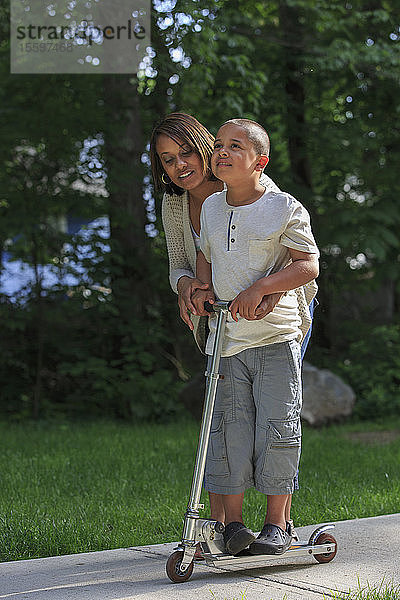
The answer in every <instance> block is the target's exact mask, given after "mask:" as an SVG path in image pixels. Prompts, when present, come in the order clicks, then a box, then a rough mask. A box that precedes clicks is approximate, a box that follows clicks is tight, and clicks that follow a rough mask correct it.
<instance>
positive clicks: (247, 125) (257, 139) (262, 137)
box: [222, 119, 270, 156]
mask: <svg viewBox="0 0 400 600" xmlns="http://www.w3.org/2000/svg"><path fill="white" fill-rule="evenodd" d="M228 123H232V124H233V125H238V126H239V127H243V129H245V130H246V133H247V137H248V138H249V141H250V142H251V143H252V144H253V148H254V150H255V151H256V152H257V154H266V155H267V156H269V150H270V142H269V137H268V133H267V132H266V131H265V129H264V127H261V125H260V124H259V123H256V121H251V120H250V119H229V120H228V121H225V123H224V124H223V125H228ZM223 125H222V127H223Z"/></svg>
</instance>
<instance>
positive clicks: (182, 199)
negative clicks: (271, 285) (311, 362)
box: [162, 174, 318, 352]
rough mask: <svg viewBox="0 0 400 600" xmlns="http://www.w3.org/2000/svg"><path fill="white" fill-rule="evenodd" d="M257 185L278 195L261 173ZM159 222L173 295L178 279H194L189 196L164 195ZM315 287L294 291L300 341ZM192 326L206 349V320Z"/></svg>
mask: <svg viewBox="0 0 400 600" xmlns="http://www.w3.org/2000/svg"><path fill="white" fill-rule="evenodd" d="M260 183H261V184H262V185H263V186H265V188H266V189H267V190H268V191H274V192H279V191H280V190H279V188H278V187H277V186H276V184H275V183H274V182H273V181H272V179H270V178H269V177H268V176H267V175H265V174H263V175H262V176H261V178H260ZM162 220H163V226H164V232H165V238H166V241H167V251H168V259H169V281H170V284H171V287H172V289H173V291H174V292H175V293H177V284H178V281H179V279H180V278H181V277H183V276H185V275H186V276H188V277H194V276H195V272H196V248H195V245H194V241H193V235H192V230H191V226H190V217H189V201H188V194H187V192H184V193H183V194H182V196H178V195H176V194H173V195H169V194H164V197H163V201H162ZM317 290H318V287H317V284H316V282H315V281H311V282H310V283H308V284H307V285H305V286H303V287H301V288H298V289H297V290H296V293H297V298H298V302H299V311H300V316H301V319H302V324H301V327H300V329H301V331H302V334H303V338H304V337H305V335H306V333H307V331H308V330H309V328H310V325H311V315H310V311H309V308H308V307H309V304H310V303H311V301H312V299H313V298H314V297H315V295H316V293H317ZM191 319H192V321H193V325H194V331H193V334H194V337H195V340H196V343H197V345H198V346H199V348H200V350H201V351H202V352H203V351H204V346H205V324H206V319H207V317H196V316H194V315H192V316H191Z"/></svg>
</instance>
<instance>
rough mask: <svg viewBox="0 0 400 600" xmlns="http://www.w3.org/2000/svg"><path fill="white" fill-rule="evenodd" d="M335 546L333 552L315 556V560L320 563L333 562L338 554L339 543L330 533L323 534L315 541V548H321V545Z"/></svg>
mask: <svg viewBox="0 0 400 600" xmlns="http://www.w3.org/2000/svg"><path fill="white" fill-rule="evenodd" d="M330 543H332V546H334V548H333V550H332V552H325V553H324V554H314V555H313V556H314V558H315V560H316V561H318V562H319V563H328V562H330V561H331V560H333V559H334V558H335V556H336V552H337V541H336V540H335V538H334V537H333V535H331V534H330V533H321V535H319V536H318V537H317V538H316V540H315V541H314V546H319V545H320V544H330Z"/></svg>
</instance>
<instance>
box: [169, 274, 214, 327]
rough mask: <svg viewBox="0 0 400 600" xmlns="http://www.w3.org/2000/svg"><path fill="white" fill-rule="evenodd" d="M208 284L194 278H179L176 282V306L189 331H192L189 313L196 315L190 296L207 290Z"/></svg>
mask: <svg viewBox="0 0 400 600" xmlns="http://www.w3.org/2000/svg"><path fill="white" fill-rule="evenodd" d="M208 288H209V285H208V283H203V282H202V281H200V279H197V278H196V277H187V276H184V277H181V278H180V279H179V281H178V285H177V289H178V306H179V314H180V316H181V319H182V321H184V322H185V323H186V325H187V326H188V327H189V329H190V330H191V331H193V323H192V321H191V319H190V315H189V312H191V313H193V314H194V315H196V314H197V311H196V308H195V306H194V305H193V303H192V295H193V294H194V293H195V291H196V290H208Z"/></svg>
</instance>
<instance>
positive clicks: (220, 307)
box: [204, 300, 232, 313]
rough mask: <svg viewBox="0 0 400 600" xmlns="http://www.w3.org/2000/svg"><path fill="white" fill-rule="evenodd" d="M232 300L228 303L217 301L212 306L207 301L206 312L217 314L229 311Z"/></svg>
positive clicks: (205, 303)
mask: <svg viewBox="0 0 400 600" xmlns="http://www.w3.org/2000/svg"><path fill="white" fill-rule="evenodd" d="M231 304H232V300H230V301H229V302H226V301H224V300H216V301H215V302H214V304H210V303H209V302H207V300H206V301H205V302H204V310H206V311H207V312H209V313H214V312H217V310H229V307H230V305H231Z"/></svg>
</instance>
